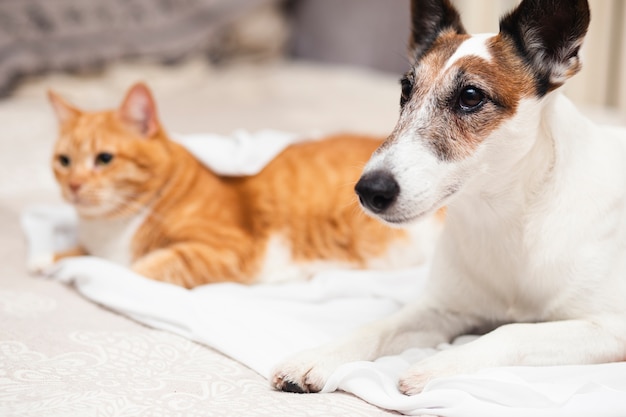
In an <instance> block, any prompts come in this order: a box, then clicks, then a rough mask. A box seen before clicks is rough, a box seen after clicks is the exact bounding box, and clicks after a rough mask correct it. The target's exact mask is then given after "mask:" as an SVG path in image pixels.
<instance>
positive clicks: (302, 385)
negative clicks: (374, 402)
mask: <svg viewBox="0 0 626 417" xmlns="http://www.w3.org/2000/svg"><path fill="white" fill-rule="evenodd" d="M339 365H341V363H340V362H339V361H337V360H336V359H333V355H332V354H331V355H329V354H325V353H323V352H321V351H318V350H315V349H314V350H310V351H306V352H302V353H299V354H297V355H294V356H292V357H291V358H289V359H287V360H286V361H284V362H282V363H280V364H279V365H278V366H276V367H275V368H274V371H273V372H272V377H271V379H270V381H271V384H272V386H273V387H274V388H275V389H277V390H279V391H286V392H295V393H300V394H302V393H310V392H320V391H321V390H322V388H324V385H325V384H326V381H327V380H328V378H330V376H331V375H332V373H333V372H334V371H335V369H337V368H338V367H339Z"/></svg>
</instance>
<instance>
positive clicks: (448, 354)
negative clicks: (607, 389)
mask: <svg viewBox="0 0 626 417" xmlns="http://www.w3.org/2000/svg"><path fill="white" fill-rule="evenodd" d="M622 327H623V326H622ZM619 331H620V330H617V329H615V328H610V327H609V326H605V327H603V326H602V325H601V324H598V323H596V322H592V321H585V320H567V321H555V322H547V323H532V324H531V323H515V324H508V325H505V326H502V327H499V328H497V329H496V330H494V331H492V332H490V333H488V334H486V335H484V336H482V337H480V338H478V339H476V340H475V341H473V342H470V343H468V344H466V345H462V346H458V347H454V348H451V349H448V350H445V351H442V352H439V353H437V354H435V355H433V356H431V357H428V358H426V359H424V360H422V361H419V362H418V363H416V364H415V365H413V366H412V367H411V368H410V369H409V371H408V372H407V373H406V374H405V375H404V376H403V377H401V378H400V382H399V386H400V390H401V391H402V392H404V393H405V394H408V395H413V394H417V393H419V392H421V391H422V389H423V388H424V386H425V385H426V383H427V382H428V381H429V380H431V379H433V378H437V377H445V376H449V375H454V374H459V373H471V372H475V371H477V370H479V369H482V368H489V367H496V366H518V365H524V366H542V365H550V366H552V365H574V364H593V363H606V362H617V361H621V360H624V359H625V358H626V335H624V334H622V336H621V338H620V337H619V336H618V335H619ZM621 331H622V332H623V330H621Z"/></svg>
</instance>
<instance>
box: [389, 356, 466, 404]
mask: <svg viewBox="0 0 626 417" xmlns="http://www.w3.org/2000/svg"><path fill="white" fill-rule="evenodd" d="M446 353H447V352H440V353H438V354H436V355H434V356H432V357H430V358H427V359H424V360H421V361H419V362H417V363H416V364H415V365H413V366H411V367H410V368H409V370H408V371H407V372H406V373H405V374H404V375H402V376H401V377H400V380H399V381H398V389H399V390H400V391H401V392H402V393H403V394H406V395H416V394H419V393H420V392H422V391H423V390H424V388H425V387H426V384H428V382H430V381H431V380H433V379H435V378H443V377H447V376H451V375H455V374H458V373H462V372H464V369H462V367H460V366H459V364H458V362H457V361H455V360H449V359H450V358H446V356H447V355H446ZM468 371H469V369H468Z"/></svg>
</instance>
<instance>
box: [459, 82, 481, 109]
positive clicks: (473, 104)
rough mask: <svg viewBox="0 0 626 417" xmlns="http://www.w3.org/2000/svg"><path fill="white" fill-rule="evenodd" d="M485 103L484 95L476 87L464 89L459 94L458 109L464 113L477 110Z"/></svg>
mask: <svg viewBox="0 0 626 417" xmlns="http://www.w3.org/2000/svg"><path fill="white" fill-rule="evenodd" d="M484 102H485V93H483V92H482V91H480V90H479V89H478V88H476V87H465V88H464V89H463V90H461V94H459V101H458V104H459V108H460V109H461V110H463V111H465V112H471V111H473V110H476V109H478V108H479V107H480V106H482V105H483V103H484Z"/></svg>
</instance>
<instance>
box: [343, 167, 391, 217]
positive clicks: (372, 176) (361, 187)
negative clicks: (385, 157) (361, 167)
mask: <svg viewBox="0 0 626 417" xmlns="http://www.w3.org/2000/svg"><path fill="white" fill-rule="evenodd" d="M354 191H356V193H357V195H358V196H359V201H360V202H361V204H362V205H363V206H365V207H367V208H368V209H370V210H371V211H372V212H374V213H382V212H383V211H385V210H387V209H388V208H389V207H390V206H391V205H392V204H393V203H394V201H396V198H398V195H399V194H400V186H399V185H398V183H397V182H396V180H395V178H394V177H393V175H391V174H390V173H388V172H386V171H373V172H368V173H367V174H365V175H363V176H362V177H361V179H360V180H359V182H357V184H356V186H355V187H354Z"/></svg>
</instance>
